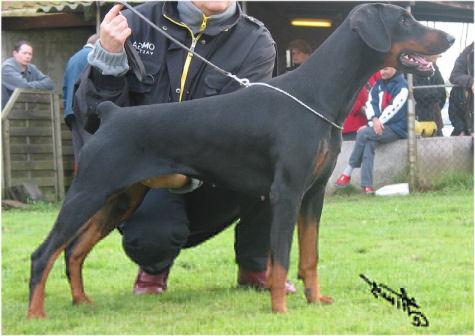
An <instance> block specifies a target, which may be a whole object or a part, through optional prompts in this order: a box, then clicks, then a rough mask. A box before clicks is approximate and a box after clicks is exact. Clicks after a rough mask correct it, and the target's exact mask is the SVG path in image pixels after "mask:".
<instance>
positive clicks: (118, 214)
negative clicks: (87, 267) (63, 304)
mask: <svg viewBox="0 0 475 336" xmlns="http://www.w3.org/2000/svg"><path fill="white" fill-rule="evenodd" d="M148 189H149V188H147V187H146V186H144V185H143V184H140V183H137V184H134V185H133V186H131V187H129V188H128V189H127V190H126V191H125V192H121V193H119V194H115V195H112V196H111V197H109V199H108V201H107V203H106V204H105V206H103V207H102V208H101V210H100V211H99V212H98V213H96V214H95V215H94V216H93V217H92V218H91V219H90V220H89V221H88V222H87V224H86V228H85V230H83V231H82V233H81V234H80V235H79V236H78V237H77V238H76V239H74V241H72V242H71V243H70V244H69V245H68V246H67V247H66V249H65V253H64V257H65V261H66V275H67V277H68V280H69V284H70V286H71V295H72V300H73V304H81V303H92V301H91V300H90V299H89V298H88V297H87V295H86V293H85V291H84V283H83V278H82V266H83V263H84V260H85V259H86V256H87V255H88V253H89V252H90V251H91V250H92V248H93V247H94V246H95V245H96V244H97V243H98V242H99V241H100V240H101V239H103V238H104V237H105V236H107V235H108V234H109V233H110V232H111V231H112V230H113V229H114V228H115V227H116V226H117V225H118V224H119V223H120V222H121V221H124V220H126V219H127V218H128V217H130V215H132V213H133V212H134V211H135V210H136V209H137V207H138V206H139V205H140V203H141V202H142V200H143V198H144V196H145V194H146V192H147V190H148Z"/></svg>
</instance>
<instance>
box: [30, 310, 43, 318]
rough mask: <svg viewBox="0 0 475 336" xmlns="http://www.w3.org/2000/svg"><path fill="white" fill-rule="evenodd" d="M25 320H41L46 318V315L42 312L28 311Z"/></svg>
mask: <svg viewBox="0 0 475 336" xmlns="http://www.w3.org/2000/svg"><path fill="white" fill-rule="evenodd" d="M26 318H27V319H28V320H43V319H45V318H46V313H45V311H44V310H38V311H36V310H28V314H27V315H26Z"/></svg>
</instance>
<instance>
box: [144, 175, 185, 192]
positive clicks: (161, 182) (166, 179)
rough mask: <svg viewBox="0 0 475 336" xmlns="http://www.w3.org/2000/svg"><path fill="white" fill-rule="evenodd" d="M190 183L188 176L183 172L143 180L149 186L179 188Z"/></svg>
mask: <svg viewBox="0 0 475 336" xmlns="http://www.w3.org/2000/svg"><path fill="white" fill-rule="evenodd" d="M186 183H188V177H187V176H185V175H182V174H169V175H161V176H156V177H150V178H147V179H145V180H143V181H142V184H143V185H145V186H147V187H149V188H169V189H178V188H181V187H183V186H185V185H186Z"/></svg>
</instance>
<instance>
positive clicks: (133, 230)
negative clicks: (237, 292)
mask: <svg viewBox="0 0 475 336" xmlns="http://www.w3.org/2000/svg"><path fill="white" fill-rule="evenodd" d="M238 218H241V220H240V222H239V224H238V225H237V226H236V230H235V245H234V248H235V253H236V261H237V263H238V264H239V265H240V266H241V267H242V268H244V269H246V270H249V271H253V272H259V271H263V270H265V269H266V267H267V259H268V253H269V248H270V242H269V239H270V207H269V202H268V200H265V201H261V200H260V199H257V198H253V199H249V198H243V197H238V196H237V195H236V194H234V193H232V192H230V191H227V190H226V191H225V190H223V189H219V188H213V187H212V186H209V185H206V184H205V185H203V186H202V187H201V188H199V189H197V190H195V191H193V192H191V193H188V194H185V195H180V194H173V193H170V192H169V191H168V190H165V189H151V190H150V191H149V192H148V194H147V195H146V196H145V199H144V200H143V202H142V204H141V205H140V207H139V208H138V209H137V211H136V212H135V213H134V215H133V216H132V217H131V218H130V219H129V220H128V221H126V222H125V223H123V225H122V226H121V231H122V234H123V240H122V243H123V247H124V250H125V252H126V254H127V255H128V256H129V257H130V258H131V259H132V260H133V261H134V262H136V263H137V264H139V265H140V266H141V267H142V268H143V269H144V271H145V272H147V273H150V274H158V273H160V272H161V271H163V270H165V269H167V268H168V267H170V266H171V265H172V263H173V261H174V259H175V258H176V257H177V255H178V254H179V253H180V250H181V249H182V248H187V247H191V246H195V245H198V244H200V243H201V242H203V241H205V240H207V239H209V238H211V237H212V236H214V235H215V234H217V233H219V232H221V231H222V230H224V229H225V228H226V227H228V226H229V225H231V224H232V223H234V222H235V221H236V220H237V219H238Z"/></svg>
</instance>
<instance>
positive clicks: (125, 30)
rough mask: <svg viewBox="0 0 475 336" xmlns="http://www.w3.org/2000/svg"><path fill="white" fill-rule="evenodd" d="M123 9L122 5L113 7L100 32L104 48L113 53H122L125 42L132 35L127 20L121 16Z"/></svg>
mask: <svg viewBox="0 0 475 336" xmlns="http://www.w3.org/2000/svg"><path fill="white" fill-rule="evenodd" d="M122 8H123V5H122V4H117V5H115V6H114V7H112V8H111V10H110V11H109V12H108V13H107V14H106V16H105V17H104V20H103V21H102V23H101V27H100V31H99V38H100V40H101V46H102V48H104V49H105V50H106V51H108V52H111V53H120V52H122V51H123V50H124V43H125V40H126V39H127V38H128V37H129V36H130V34H131V33H132V30H131V29H130V28H129V25H128V23H127V19H126V18H125V17H124V16H122V15H121V14H120V10H121V9H122Z"/></svg>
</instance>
